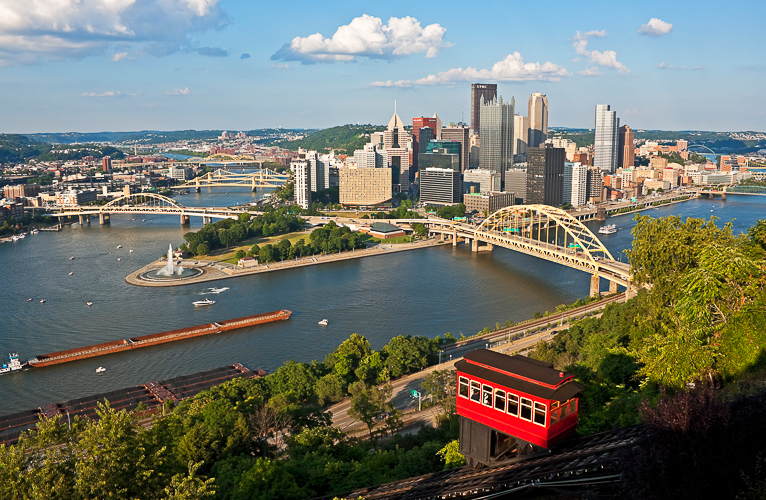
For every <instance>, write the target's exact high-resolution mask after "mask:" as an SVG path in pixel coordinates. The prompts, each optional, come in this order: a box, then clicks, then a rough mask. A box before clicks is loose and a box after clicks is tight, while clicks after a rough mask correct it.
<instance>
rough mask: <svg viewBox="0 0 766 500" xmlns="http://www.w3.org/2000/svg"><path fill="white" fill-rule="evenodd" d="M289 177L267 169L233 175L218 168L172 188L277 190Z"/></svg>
mask: <svg viewBox="0 0 766 500" xmlns="http://www.w3.org/2000/svg"><path fill="white" fill-rule="evenodd" d="M289 179H290V176H289V175H287V174H280V173H278V172H276V171H274V170H270V169H268V168H259V169H256V170H255V171H254V172H250V173H246V174H245V173H242V174H238V173H234V172H229V171H228V170H224V169H222V168H219V169H218V170H216V171H214V172H208V173H206V174H202V175H200V176H199V177H196V178H194V179H192V180H190V181H187V182H185V183H184V184H181V185H178V186H174V187H173V189H190V188H194V189H195V190H199V189H201V188H203V187H247V188H250V189H252V190H253V191H255V190H256V189H258V188H261V189H265V188H277V187H282V186H284V185H285V184H286V183H287V181H288V180H289Z"/></svg>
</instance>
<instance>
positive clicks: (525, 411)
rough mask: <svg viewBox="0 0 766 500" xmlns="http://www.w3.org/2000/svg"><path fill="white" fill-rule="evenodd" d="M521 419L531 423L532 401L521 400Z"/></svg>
mask: <svg viewBox="0 0 766 500" xmlns="http://www.w3.org/2000/svg"><path fill="white" fill-rule="evenodd" d="M521 418H523V419H524V420H529V421H530V422H531V421H532V400H531V399H527V398H521Z"/></svg>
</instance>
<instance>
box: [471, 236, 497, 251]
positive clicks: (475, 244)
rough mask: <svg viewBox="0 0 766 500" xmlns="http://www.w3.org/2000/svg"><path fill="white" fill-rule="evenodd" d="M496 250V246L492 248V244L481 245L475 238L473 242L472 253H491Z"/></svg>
mask: <svg viewBox="0 0 766 500" xmlns="http://www.w3.org/2000/svg"><path fill="white" fill-rule="evenodd" d="M493 249H494V246H492V244H491V243H485V244H484V245H479V240H478V239H476V238H474V239H473V241H472V242H471V251H472V252H491V251H492V250H493Z"/></svg>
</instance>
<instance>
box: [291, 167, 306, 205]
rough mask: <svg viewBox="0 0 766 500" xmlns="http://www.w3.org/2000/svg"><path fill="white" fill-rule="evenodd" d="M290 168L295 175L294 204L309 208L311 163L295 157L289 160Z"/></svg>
mask: <svg viewBox="0 0 766 500" xmlns="http://www.w3.org/2000/svg"><path fill="white" fill-rule="evenodd" d="M290 170H292V171H293V174H294V175H295V204H296V205H299V206H300V207H301V208H304V209H305V208H309V203H310V202H311V165H310V162H309V160H308V159H307V158H306V157H305V155H304V156H303V158H300V157H298V158H295V159H293V161H291V162H290Z"/></svg>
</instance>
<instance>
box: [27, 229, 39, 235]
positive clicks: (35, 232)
mask: <svg viewBox="0 0 766 500" xmlns="http://www.w3.org/2000/svg"><path fill="white" fill-rule="evenodd" d="M29 234H40V231H38V230H37V229H33V230H32V231H30V232H29Z"/></svg>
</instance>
